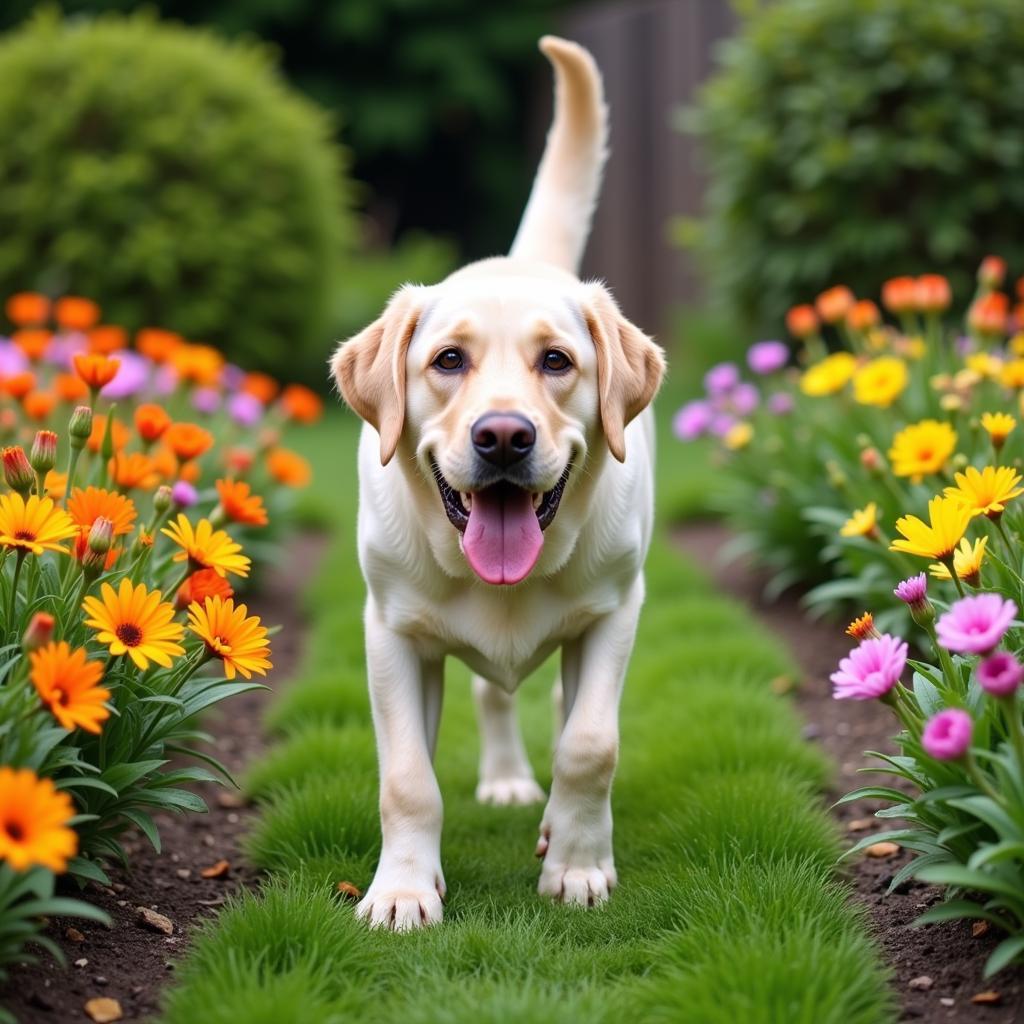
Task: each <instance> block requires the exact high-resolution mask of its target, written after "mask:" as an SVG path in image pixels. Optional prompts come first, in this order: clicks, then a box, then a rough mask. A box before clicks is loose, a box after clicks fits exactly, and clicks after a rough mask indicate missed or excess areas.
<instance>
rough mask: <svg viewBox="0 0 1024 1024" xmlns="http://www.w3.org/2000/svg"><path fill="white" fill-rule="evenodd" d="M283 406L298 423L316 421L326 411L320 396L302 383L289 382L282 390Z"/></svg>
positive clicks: (288, 414)
mask: <svg viewBox="0 0 1024 1024" xmlns="http://www.w3.org/2000/svg"><path fill="white" fill-rule="evenodd" d="M281 408H282V409H284V411H285V415H287V416H288V417H289V418H290V419H293V420H295V421H297V422H298V423H315V422H316V421H317V420H318V419H320V416H321V414H322V413H323V411H324V403H323V401H322V400H321V398H320V396H319V395H318V394H317V393H316V392H315V391H313V390H311V389H310V388H306V387H303V386H302V385H301V384H289V385H288V387H286V388H285V389H284V391H282V392H281Z"/></svg>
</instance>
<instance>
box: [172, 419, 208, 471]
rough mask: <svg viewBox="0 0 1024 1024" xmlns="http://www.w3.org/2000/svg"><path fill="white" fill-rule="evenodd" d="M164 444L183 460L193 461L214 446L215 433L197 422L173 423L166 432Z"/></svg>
mask: <svg viewBox="0 0 1024 1024" xmlns="http://www.w3.org/2000/svg"><path fill="white" fill-rule="evenodd" d="M164 444H166V445H167V447H168V448H170V449H171V451H172V452H174V454H175V455H176V456H177V458H178V459H179V460H180V461H181V462H191V461H192V460H193V459H198V458H199V456H200V455H204V454H205V453H206V452H208V451H209V450H210V449H211V448H212V447H213V434H211V433H210V432H209V431H208V430H204V429H203V428H202V427H200V426H198V425H197V424H195V423H172V424H171V425H170V426H169V427H168V428H167V431H166V433H165V434H164Z"/></svg>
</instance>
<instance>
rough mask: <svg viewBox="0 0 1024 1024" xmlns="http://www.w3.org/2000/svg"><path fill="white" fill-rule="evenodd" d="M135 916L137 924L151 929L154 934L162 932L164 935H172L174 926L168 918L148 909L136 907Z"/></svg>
mask: <svg viewBox="0 0 1024 1024" xmlns="http://www.w3.org/2000/svg"><path fill="white" fill-rule="evenodd" d="M135 916H136V919H137V920H138V922H139V924H141V925H144V926H145V927H146V928H151V929H152V930H153V931H155V932H162V933H163V934H164V935H173V934H174V924H173V922H172V921H171V919H170V918H169V917H165V916H164V915H163V914H158V913H157V912H156V911H155V910H151V909H150V908H149V907H136V908H135Z"/></svg>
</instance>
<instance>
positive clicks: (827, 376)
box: [800, 352, 857, 398]
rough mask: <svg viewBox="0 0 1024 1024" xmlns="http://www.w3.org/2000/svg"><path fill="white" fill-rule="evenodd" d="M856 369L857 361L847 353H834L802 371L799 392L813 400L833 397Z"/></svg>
mask: <svg viewBox="0 0 1024 1024" xmlns="http://www.w3.org/2000/svg"><path fill="white" fill-rule="evenodd" d="M856 369H857V360H856V359H854V358H853V356H852V355H850V353H849V352H836V353H834V354H833V355H830V356H826V357H825V358H824V359H823V360H822V361H821V362H820V363H815V364H814V366H811V367H808V368H807V370H805V371H804V374H803V376H802V377H801V378H800V390H801V391H802V392H803V393H804V394H805V395H812V396H813V397H815V398H820V397H822V396H823V395H834V394H835V393H836V392H837V391H842V389H843V388H844V387H846V384H847V382H848V381H849V379H850V378H851V377H852V376H853V371H854V370H856Z"/></svg>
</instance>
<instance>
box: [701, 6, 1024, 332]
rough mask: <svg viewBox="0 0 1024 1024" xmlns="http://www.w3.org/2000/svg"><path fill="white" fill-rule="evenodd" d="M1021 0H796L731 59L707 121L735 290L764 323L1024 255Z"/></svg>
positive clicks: (723, 253) (710, 99) (728, 274)
mask: <svg viewBox="0 0 1024 1024" xmlns="http://www.w3.org/2000/svg"><path fill="white" fill-rule="evenodd" d="M1022 46H1024V19H1022V18H1021V17H1020V5H1019V3H1017V0H850V2H848V3H822V2H820V0H781V2H779V3H773V4H767V5H764V7H763V9H762V10H761V12H760V13H758V14H756V15H754V16H753V17H751V18H750V19H749V20H748V21H747V22H746V24H745V26H744V27H743V29H742V31H741V32H740V34H739V35H738V37H737V38H735V39H734V40H732V41H730V42H728V43H727V44H725V45H724V47H723V49H722V67H721V70H720V72H719V73H718V74H717V75H716V76H715V77H714V78H713V79H712V80H711V81H710V83H709V84H708V85H707V87H706V89H705V91H704V94H703V97H702V101H701V105H700V109H699V111H698V112H697V114H696V117H695V118H694V120H693V127H694V128H695V129H696V130H697V132H698V133H699V134H700V135H701V136H702V138H703V141H704V143H705V146H706V150H707V156H708V170H709V172H710V173H709V178H710V187H709V192H708V200H707V220H706V223H705V224H704V225H703V230H702V231H701V232H700V237H701V240H702V243H703V244H704V245H705V246H706V248H707V250H708V256H709V260H710V263H711V265H712V267H713V276H714V283H715V284H716V286H717V289H718V291H719V293H720V296H721V297H724V298H725V299H726V300H728V302H729V303H730V304H731V305H732V306H734V307H735V308H738V309H739V310H741V311H742V312H743V313H744V314H745V315H746V316H748V317H751V318H753V319H755V320H756V321H757V322H759V323H762V324H763V323H767V322H770V321H771V320H773V319H775V320H777V319H779V318H780V317H781V314H782V312H783V311H784V310H785V309H786V308H787V307H788V306H789V305H792V304H793V303H794V302H796V301H799V299H800V297H801V296H804V295H808V294H814V293H816V292H817V291H819V290H821V288H823V287H824V286H826V285H828V284H831V283H832V282H833V281H835V280H844V281H846V282H847V283H848V284H849V285H850V286H852V287H853V288H854V289H857V290H860V291H862V292H865V291H867V290H868V288H869V287H870V285H872V284H873V283H875V282H877V281H878V280H879V279H881V278H882V277H884V276H887V275H894V274H897V273H920V272H922V271H924V270H925V269H934V270H937V271H940V272H942V273H945V274H947V275H948V276H949V278H950V280H951V282H952V284H953V287H954V291H955V292H957V293H958V294H961V293H964V292H966V290H967V287H968V284H969V279H968V276H967V273H966V271H967V269H968V268H970V267H971V266H974V265H975V264H976V263H977V261H978V260H979V259H980V258H981V257H982V256H983V255H984V253H985V252H986V251H989V250H993V251H998V252H1001V253H1003V254H1004V255H1005V256H1006V257H1007V258H1008V259H1010V260H1011V261H1012V262H1014V263H1015V264H1018V265H1019V264H1020V263H1021V262H1024V241H1022V239H1021V236H1020V233H1019V232H1018V231H1017V230H1016V225H1017V223H1018V222H1019V221H1020V219H1021V217H1022V216H1024V63H1022V62H1021V60H1020V57H1019V54H1020V52H1021V47H1022Z"/></svg>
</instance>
